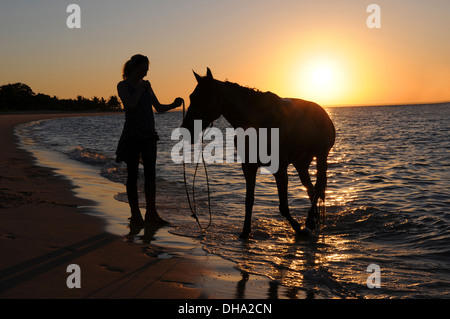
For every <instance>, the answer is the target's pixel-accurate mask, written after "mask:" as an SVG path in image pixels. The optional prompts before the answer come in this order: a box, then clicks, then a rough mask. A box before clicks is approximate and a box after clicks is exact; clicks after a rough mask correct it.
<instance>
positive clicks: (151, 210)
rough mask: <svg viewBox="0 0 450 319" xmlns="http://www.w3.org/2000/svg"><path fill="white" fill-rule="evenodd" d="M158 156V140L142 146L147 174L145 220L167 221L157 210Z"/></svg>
mask: <svg viewBox="0 0 450 319" xmlns="http://www.w3.org/2000/svg"><path fill="white" fill-rule="evenodd" d="M156 156H157V142H155V141H147V142H146V143H145V145H144V147H143V148H142V160H143V163H144V176H145V200H146V202H147V204H146V206H147V212H146V214H145V220H146V221H147V222H150V223H156V224H161V223H166V222H165V221H164V220H163V219H162V218H161V217H160V216H159V215H158V212H157V211H156Z"/></svg>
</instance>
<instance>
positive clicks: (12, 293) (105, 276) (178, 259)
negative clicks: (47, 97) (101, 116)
mask: <svg viewBox="0 0 450 319" xmlns="http://www.w3.org/2000/svg"><path fill="white" fill-rule="evenodd" d="M75 115H76V116H81V115H83V114H17V115H8V114H3V115H0V144H1V150H2V151H1V152H0V219H1V222H0V252H1V256H2V258H1V259H0V298H2V299H5V298H11V299H16V298H33V299H35V298H43V299H50V298H51V299H53V298H77V299H78V298H102V299H103V298H126V299H128V298H161V299H163V298H171V299H178V298H181V299H184V298H189V299H191V298H206V297H207V295H206V293H205V291H204V289H202V287H201V285H199V284H198V282H199V280H200V278H202V277H204V276H205V275H206V274H207V273H208V272H209V271H210V270H209V269H207V267H205V265H204V264H203V265H200V263H199V262H198V261H196V260H194V259H190V258H188V257H186V256H180V255H178V256H173V255H171V256H170V257H171V258H158V257H159V256H160V255H161V251H162V250H167V248H161V247H158V246H156V245H153V244H138V243H134V242H129V241H126V240H124V238H123V237H122V236H118V235H115V234H112V233H110V232H107V231H105V221H104V220H102V219H100V218H98V217H95V216H92V215H89V214H88V213H89V211H88V209H87V208H86V207H90V206H92V205H93V203H91V202H90V201H89V200H86V199H82V198H79V197H77V196H75V192H74V190H73V185H72V184H71V183H70V181H68V180H67V179H65V178H63V177H61V176H59V175H58V176H57V175H55V173H54V171H53V170H52V169H50V168H46V167H40V166H37V165H36V163H35V160H34V158H33V157H32V156H31V154H29V153H28V152H26V151H25V150H22V149H19V148H18V146H17V137H16V136H15V135H14V133H13V130H14V127H15V126H16V125H18V124H21V123H26V122H30V121H36V120H40V119H50V118H57V117H70V116H75ZM84 115H88V116H92V115H97V114H93V113H86V114H84ZM165 252H166V253H167V251H165ZM72 264H75V265H78V266H79V269H80V275H81V276H80V282H81V288H68V285H67V280H68V277H69V276H70V275H71V274H72V273H71V272H67V269H68V266H69V265H72Z"/></svg>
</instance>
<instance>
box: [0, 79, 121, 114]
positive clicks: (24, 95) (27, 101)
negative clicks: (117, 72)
mask: <svg viewBox="0 0 450 319" xmlns="http://www.w3.org/2000/svg"><path fill="white" fill-rule="evenodd" d="M121 109H122V104H121V103H120V100H119V98H118V97H117V96H115V95H113V96H110V97H109V99H108V100H105V99H104V98H98V97H93V98H91V99H88V98H85V97H82V96H80V95H79V96H77V97H76V99H59V98H58V97H56V96H49V95H47V94H42V93H37V94H36V93H34V92H33V90H32V89H31V88H30V87H29V86H28V85H26V84H24V83H14V84H6V85H2V86H0V112H11V111H42V110H45V111H70V112H76V111H99V112H110V111H120V110H121Z"/></svg>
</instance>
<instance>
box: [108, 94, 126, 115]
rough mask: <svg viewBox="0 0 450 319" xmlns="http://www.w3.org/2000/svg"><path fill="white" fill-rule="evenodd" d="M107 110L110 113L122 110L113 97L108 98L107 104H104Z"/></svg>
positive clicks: (117, 99) (117, 100)
mask: <svg viewBox="0 0 450 319" xmlns="http://www.w3.org/2000/svg"><path fill="white" fill-rule="evenodd" d="M106 105H107V106H108V109H109V110H111V111H118V110H120V109H121V108H122V105H121V103H120V101H119V98H118V97H117V96H115V95H112V96H110V97H109V100H108V102H106Z"/></svg>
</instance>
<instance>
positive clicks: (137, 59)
mask: <svg viewBox="0 0 450 319" xmlns="http://www.w3.org/2000/svg"><path fill="white" fill-rule="evenodd" d="M144 63H147V64H148V65H150V61H149V59H148V58H147V57H146V56H145V55H142V54H136V55H133V56H132V57H131V59H129V60H128V61H127V62H126V63H125V64H124V65H123V70H122V78H123V79H124V80H126V79H128V77H129V76H130V74H131V72H132V71H133V70H134V69H135V68H136V67H138V66H139V65H141V64H144Z"/></svg>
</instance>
